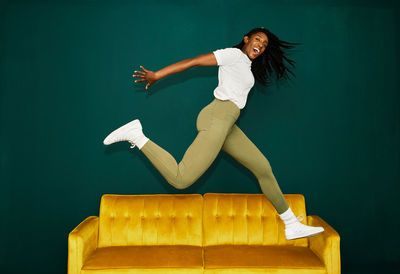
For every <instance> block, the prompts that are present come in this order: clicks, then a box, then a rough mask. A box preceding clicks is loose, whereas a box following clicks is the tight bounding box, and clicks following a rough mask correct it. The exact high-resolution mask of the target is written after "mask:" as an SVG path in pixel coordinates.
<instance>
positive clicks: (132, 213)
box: [99, 194, 203, 247]
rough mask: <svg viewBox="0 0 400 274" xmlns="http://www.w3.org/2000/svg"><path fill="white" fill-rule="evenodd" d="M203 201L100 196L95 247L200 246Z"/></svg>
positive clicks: (194, 196)
mask: <svg viewBox="0 0 400 274" xmlns="http://www.w3.org/2000/svg"><path fill="white" fill-rule="evenodd" d="M202 200H203V198H202V196H201V195H200V194H187V195H163V194H158V195H103V197H102V200H101V205H100V227H99V247H105V246H124V245H171V244H173V245H185V244H187V245H197V246H201V244H202V222H201V220H202V211H203V201H202Z"/></svg>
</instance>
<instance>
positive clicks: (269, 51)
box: [233, 27, 301, 86]
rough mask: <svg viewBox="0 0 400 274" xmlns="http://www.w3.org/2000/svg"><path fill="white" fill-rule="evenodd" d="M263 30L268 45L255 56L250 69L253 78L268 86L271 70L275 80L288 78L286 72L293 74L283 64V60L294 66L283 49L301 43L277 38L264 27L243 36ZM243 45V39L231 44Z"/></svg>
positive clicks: (239, 46) (240, 47) (237, 46)
mask: <svg viewBox="0 0 400 274" xmlns="http://www.w3.org/2000/svg"><path fill="white" fill-rule="evenodd" d="M257 32H263V33H265V35H267V38H268V45H267V47H266V48H265V51H264V52H263V53H262V54H261V55H260V56H258V57H257V58H255V59H254V60H253V62H252V64H251V71H252V72H253V75H254V78H255V79H256V80H257V81H259V82H260V83H261V84H263V85H264V86H269V85H270V84H271V77H272V74H273V72H274V73H275V78H276V80H280V79H281V78H285V79H288V80H289V79H290V78H289V75H288V72H290V73H291V74H292V75H293V76H295V74H294V73H293V72H292V71H291V70H290V69H289V68H288V67H287V66H286V65H285V64H284V62H283V61H284V60H286V62H288V63H289V64H290V65H291V66H292V67H294V63H296V62H295V61H293V60H291V59H289V58H287V57H286V56H285V52H284V51H283V48H284V49H291V48H293V47H294V45H301V43H290V42H285V41H282V40H279V38H278V37H277V36H276V35H275V34H273V33H272V32H270V31H269V30H268V29H266V28H264V27H259V28H254V29H252V30H251V31H249V32H248V33H247V34H246V35H245V36H248V37H249V38H250V37H251V35H253V34H255V33H257ZM243 46H244V41H243V39H242V41H241V42H240V43H239V44H237V45H236V46H233V47H234V48H238V49H242V48H243Z"/></svg>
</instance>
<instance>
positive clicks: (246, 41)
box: [243, 35, 249, 44]
mask: <svg viewBox="0 0 400 274" xmlns="http://www.w3.org/2000/svg"><path fill="white" fill-rule="evenodd" d="M243 42H244V43H245V44H247V43H248V42H249V37H248V36H247V35H246V36H245V37H244V38H243Z"/></svg>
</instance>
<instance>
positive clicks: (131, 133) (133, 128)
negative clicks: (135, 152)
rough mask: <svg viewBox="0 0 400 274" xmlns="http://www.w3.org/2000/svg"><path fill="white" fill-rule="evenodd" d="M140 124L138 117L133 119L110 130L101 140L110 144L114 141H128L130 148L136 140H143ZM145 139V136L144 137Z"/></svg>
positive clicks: (135, 143) (134, 144)
mask: <svg viewBox="0 0 400 274" xmlns="http://www.w3.org/2000/svg"><path fill="white" fill-rule="evenodd" d="M143 137H144V138H146V137H145V136H144V135H143V132H142V125H141V124H140V121H139V120H138V119H136V120H133V121H131V122H129V123H127V124H126V125H123V126H122V127H120V128H118V129H116V130H114V131H113V132H111V133H110V134H109V135H108V136H107V137H106V138H105V139H104V141H103V143H104V144H105V145H110V144H113V143H116V142H121V141H128V142H130V143H131V148H134V147H135V146H136V145H137V143H138V141H139V142H141V143H142V142H143ZM146 139H147V138H146Z"/></svg>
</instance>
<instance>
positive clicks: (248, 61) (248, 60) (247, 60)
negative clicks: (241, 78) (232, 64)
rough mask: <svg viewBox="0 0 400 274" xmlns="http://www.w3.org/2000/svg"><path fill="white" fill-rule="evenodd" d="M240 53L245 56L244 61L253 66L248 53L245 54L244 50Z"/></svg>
mask: <svg viewBox="0 0 400 274" xmlns="http://www.w3.org/2000/svg"><path fill="white" fill-rule="evenodd" d="M240 52H241V53H242V54H243V55H244V59H245V60H246V62H247V63H249V64H251V62H252V61H251V59H250V58H249V56H247V54H246V53H244V52H243V51H242V50H240Z"/></svg>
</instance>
